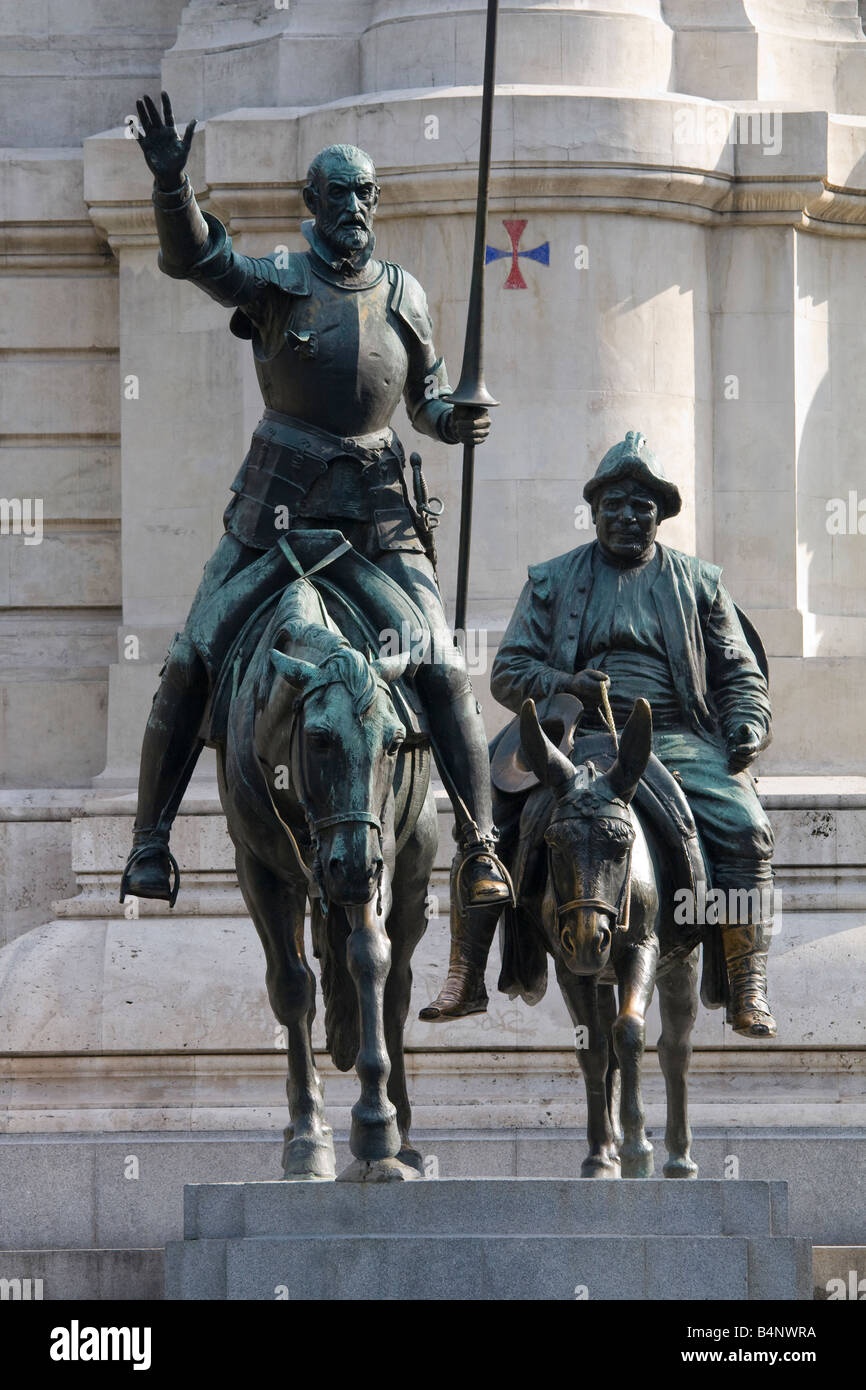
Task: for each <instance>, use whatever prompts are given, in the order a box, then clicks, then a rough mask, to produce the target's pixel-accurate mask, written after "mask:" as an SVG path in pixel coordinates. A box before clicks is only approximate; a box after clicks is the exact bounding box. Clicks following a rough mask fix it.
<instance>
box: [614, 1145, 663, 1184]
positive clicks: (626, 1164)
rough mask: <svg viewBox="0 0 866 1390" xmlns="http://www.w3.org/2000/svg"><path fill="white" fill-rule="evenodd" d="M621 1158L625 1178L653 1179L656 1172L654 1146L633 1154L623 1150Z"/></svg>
mask: <svg viewBox="0 0 866 1390" xmlns="http://www.w3.org/2000/svg"><path fill="white" fill-rule="evenodd" d="M619 1157H620V1162H621V1163H622V1175H623V1177H624V1178H651V1177H652V1175H653V1173H654V1172H655V1163H654V1161H653V1148H652V1144H650V1145H648V1147H647V1148H646V1149H638V1150H637V1151H636V1152H633V1153H628V1152H624V1151H623V1150H622V1149H621V1150H620V1155H619Z"/></svg>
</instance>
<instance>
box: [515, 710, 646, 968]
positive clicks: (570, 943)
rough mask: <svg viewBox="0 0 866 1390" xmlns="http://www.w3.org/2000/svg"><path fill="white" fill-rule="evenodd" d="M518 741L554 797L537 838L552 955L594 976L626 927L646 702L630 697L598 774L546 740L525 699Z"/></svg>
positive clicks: (642, 759)
mask: <svg viewBox="0 0 866 1390" xmlns="http://www.w3.org/2000/svg"><path fill="white" fill-rule="evenodd" d="M520 740H521V744H522V746H523V753H524V756H525V758H526V760H527V762H528V763H529V765H530V767H531V768H532V770H533V772H534V773H535V775H536V777H538V779H539V781H540V782H541V783H542V784H543V785H544V786H546V787H549V788H550V789H551V791H553V792H554V794H555V796H556V806H555V809H554V812H553V816H552V817H551V820H550V822H549V824H548V827H547V830H546V832H545V836H544V838H545V840H546V842H547V849H548V896H549V899H550V910H551V912H552V913H553V914H554V915H555V923H554V928H555V936H556V943H557V946H558V950H559V954H560V956H561V959H562V961H563V962H564V964H565V965H566V966H567V967H568V969H569V970H571V971H573V973H574V974H575V975H596V974H598V972H599V971H600V970H603V969H604V967H605V965H607V962H608V959H609V957H610V950H611V944H612V942H613V933H614V932H615V931H616V930H617V929H622V928H627V926H628V909H629V898H630V887H631V851H632V845H633V844H634V839H635V830H634V823H633V821H632V817H631V812H630V810H629V803H630V801H631V799H632V797H633V796H634V793H635V789H636V787H637V784H638V782H639V781H640V779H641V776H642V775H643V772H644V769H645V768H646V765H647V762H648V760H649V755H650V752H651V749H652V714H651V711H650V707H649V705H648V703H647V701H646V700H636V701H635V704H634V707H633V708H632V712H631V714H630V715H629V718H628V722H627V723H626V726H625V728H624V729H623V731H622V735H621V737H620V742H619V751H618V753H617V757H616V760H615V762H614V763H613V765H612V767H610V768H609V769H608V771H607V772H606V773H604V774H603V775H600V774H599V773H598V772H597V771H596V769H595V768H594V766H593V765H592V763H585V764H583V765H581V766H580V767H575V766H574V764H573V763H571V762H570V761H569V759H568V758H567V757H566V756H565V754H564V753H561V752H560V750H559V749H558V748H556V747H555V746H554V745H553V744H552V743H551V741H550V739H549V738H548V737H547V735H546V734H545V732H544V730H543V729H542V727H541V725H540V724H539V722H538V715H537V713H536V709H535V703H534V701H532V700H526V701H525V702H524V705H523V708H522V710H521V712H520Z"/></svg>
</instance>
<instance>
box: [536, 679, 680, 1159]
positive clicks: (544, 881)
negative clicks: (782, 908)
mask: <svg viewBox="0 0 866 1390" xmlns="http://www.w3.org/2000/svg"><path fill="white" fill-rule="evenodd" d="M520 743H521V747H522V751H523V757H524V759H525V761H526V763H528V765H529V767H530V768H531V769H532V772H534V774H535V776H536V777H537V778H538V781H539V782H540V783H541V786H542V787H543V788H545V789H547V793H548V794H547V795H546V796H545V794H544V793H543V792H540V793H538V795H539V796H540V798H541V800H540V802H539V803H538V804H539V805H540V818H539V817H536V821H535V826H536V834H537V836H538V838H540V837H541V835H543V845H544V851H545V854H546V863H545V864H544V865H543V867H542V870H541V872H539V873H537V874H536V875H535V877H534V880H533V882H532V883H530V884H529V885H528V891H527V896H525V897H523V898H522V901H521V916H520V923H519V929H520V930H521V931H524V932H525V931H529V932H530V933H534V934H535V942H534V945H535V947H536V948H538V949H539V950H540V951H542V952H544V951H546V952H547V953H549V954H550V955H551V956H552V957H553V959H554V962H555V968H556V978H557V981H558V983H559V987H560V989H561V991H562V995H563V998H564V1000H565V1003H566V1006H567V1008H568V1011H569V1014H570V1016H571V1019H572V1022H573V1023H574V1025H575V1036H576V1040H577V1054H578V1057H579V1060H580V1064H581V1068H582V1070H583V1076H584V1081H585V1083H586V1098H587V1137H588V1140H589V1153H588V1154H587V1157H586V1158H585V1159H584V1162H583V1165H582V1168H581V1175H582V1176H583V1177H586V1178H618V1177H620V1176H622V1177H626V1178H648V1177H651V1176H652V1173H653V1147H652V1144H651V1143H650V1142H649V1140H648V1139H647V1136H646V1131H645V1127H644V1126H645V1114H644V1107H643V1101H642V1098H641V1060H642V1057H643V1052H644V1042H645V1036H646V1014H647V1009H648V1007H649V1004H650V1000H651V998H652V994H653V989H654V987H655V986H656V984H657V985H658V991H659V1004H660V1007H661V1017H662V1033H661V1037H660V1038H659V1044H658V1047H659V1060H660V1062H661V1068H662V1072H663V1074H664V1079H665V1088H666V1091H667V1129H666V1132H665V1144H666V1146H667V1150H668V1159H667V1162H666V1164H665V1166H664V1175H665V1177H667V1178H694V1177H696V1176H697V1171H698V1168H697V1164H696V1163H695V1162H694V1160H693V1158H692V1156H691V1152H690V1149H691V1131H690V1129H689V1122H688V1109H687V1087H686V1076H687V1072H688V1067H689V1061H690V1058H691V1042H690V1037H691V1031H692V1027H693V1025H694V1021H695V1017H696V1015H697V1005H698V980H697V956H698V947H699V945H700V935H699V933H698V932H697V931H696V930H695V929H692V930H691V934H689V931H688V929H686V928H684V927H682V926H679V925H676V924H675V922H674V916H673V912H674V901H673V899H674V887H675V885H674V882H673V878H672V873H671V865H670V856H669V855H668V853H667V852H666V846H665V845H664V844H663V843H662V842H661V841H660V838H659V835H658V833H657V830H656V828H655V827H654V826H653V825H652V824H651V823H650V820H649V819H648V817H647V816H646V815H645V814H644V813H643V812H642V811H641V810H640V809H639V808H638V807H636V806H635V805H633V804H632V803H633V798H634V796H635V792H636V790H637V788H638V784H639V782H640V780H641V777H642V776H643V775H644V772H645V770H646V768H647V763H648V761H649V758H650V753H651V749H652V713H651V711H650V706H649V704H648V703H647V701H646V700H637V701H636V702H635V704H634V706H633V708H632V712H631V715H630V717H629V719H628V722H627V723H626V725H625V727H624V729H623V731H622V734H621V736H620V740H619V747H618V750H617V752H616V757H615V759H614V761H613V762H612V764H611V765H610V766H609V767H608V769H607V771H605V772H601V771H599V769H598V768H597V767H596V766H595V764H594V762H592V761H585V762H583V763H577V764H576V762H573V761H571V760H570V759H569V758H568V757H566V755H565V753H564V752H563V751H561V749H559V748H557V747H556V746H555V745H554V744H553V743H552V741H551V740H550V739H549V738H548V736H547V734H546V733H545V731H544V729H543V728H542V727H541V724H540V722H539V719H538V713H537V711H536V707H535V703H534V701H532V700H527V701H526V702H525V703H524V705H523V707H522V710H521V715H520ZM533 884H534V886H533ZM543 959H544V958H543V957H542V961H543ZM706 965H707V962H706V959H705V973H706ZM615 987H616V988H617V989H618V992H619V1003H618V1006H617V1000H616V996H615V992H614V990H615ZM516 992H523V991H522V990H520V989H518V990H517V991H516ZM524 997H528V996H527V995H526V994H525V993H524ZM537 997H538V996H537V994H536V996H534V997H530V1002H536V999H537Z"/></svg>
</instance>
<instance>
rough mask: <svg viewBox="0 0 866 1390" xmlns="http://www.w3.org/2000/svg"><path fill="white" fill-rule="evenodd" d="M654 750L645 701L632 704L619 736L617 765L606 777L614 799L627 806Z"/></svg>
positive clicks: (651, 720)
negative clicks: (617, 798)
mask: <svg viewBox="0 0 866 1390" xmlns="http://www.w3.org/2000/svg"><path fill="white" fill-rule="evenodd" d="M652 746H653V716H652V710H651V709H650V706H649V701H648V700H635V702H634V704H633V705H632V710H631V714H630V715H629V717H628V720H627V722H626V726H625V728H624V729H623V731H622V734H621V735H620V740H619V752H618V753H617V756H616V762H615V763H614V765H613V767H612V768H611V769H610V771H609V772H608V774H607V780H608V783H609V784H610V787H611V790H612V791H613V794H614V796H618V797H619V798H620V800H622V801H625V802H626V804H627V803H628V802H629V801H631V799H632V797H633V796H634V794H635V791H636V790H637V784H638V782H639V781H640V779H641V777H643V774H644V772H645V770H646V765H647V763H648V762H649V756H650V753H651V752H652Z"/></svg>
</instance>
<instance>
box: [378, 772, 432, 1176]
mask: <svg viewBox="0 0 866 1390" xmlns="http://www.w3.org/2000/svg"><path fill="white" fill-rule="evenodd" d="M438 833H439V832H438V828H437V816H436V803H435V801H434V799H433V797H432V796H429V795H428V797H427V800H426V801H425V802H424V805H423V807H422V808H421V813H420V815H419V817H418V821H417V823H416V825H415V829H414V831H413V832H412V834H411V836H410V837H409V839H408V840H407V841H406V844H405V845H404V847H403V849H402V850H401V852H400V856H399V858H398V860H397V863H396V866H395V869H394V882H393V897H392V906H391V911H390V913H389V915H388V935H389V936H390V938H391V970H390V973H389V975H388V981H387V983H386V985H385V1042H386V1044H387V1047H388V1055H389V1057H390V1058H391V1075H390V1077H389V1078H388V1095H389V1096H390V1097H391V1100H392V1101H393V1102H394V1105H395V1107H396V1110H397V1125H398V1128H399V1130H400V1152H399V1153H398V1155H397V1157H398V1158H399V1159H400V1161H401V1162H402V1163H408V1165H409V1166H410V1167H411V1168H415V1169H417V1171H418V1172H419V1173H421V1174H422V1175H423V1172H424V1159H423V1157H422V1155H421V1153H420V1152H419V1151H418V1149H416V1148H414V1147H413V1145H412V1142H411V1140H410V1138H409V1127H410V1125H411V1123H412V1109H411V1106H410V1104H409V1093H408V1090H407V1087H406V1063H405V1058H404V1055H403V1030H404V1028H405V1026H406V1018H407V1016H408V1013H409V1000H410V996H411V993H412V965H411V961H412V954H413V952H414V950H415V947H416V946H417V945H418V942H419V941H420V940H421V937H422V936H423V935H424V932H425V931H426V929H427V914H426V905H427V891H428V888H429V885H430V874H431V871H432V868H433V858H434V855H435V852H436V844H437V841H438Z"/></svg>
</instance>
